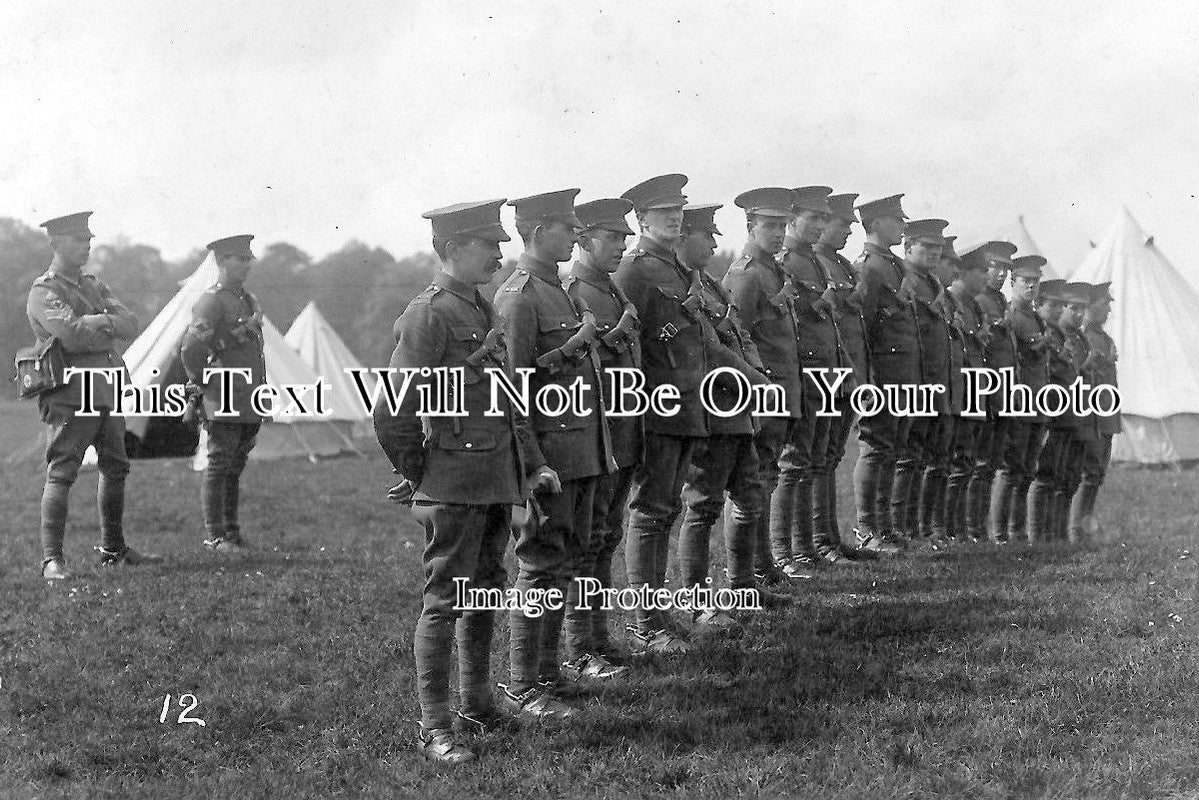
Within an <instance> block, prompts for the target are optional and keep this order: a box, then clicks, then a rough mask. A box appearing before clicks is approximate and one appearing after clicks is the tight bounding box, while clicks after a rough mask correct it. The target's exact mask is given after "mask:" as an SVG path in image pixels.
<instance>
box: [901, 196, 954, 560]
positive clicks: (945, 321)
mask: <svg viewBox="0 0 1199 800" xmlns="http://www.w3.org/2000/svg"><path fill="white" fill-rule="evenodd" d="M948 224H949V223H948V222H946V221H945V220H943V219H920V220H913V221H912V222H909V223H908V225H907V229H906V230H905V232H904V241H903V250H904V269H905V274H904V281H903V284H902V288H903V289H905V290H906V292H907V294H908V296H909V297H910V298H911V302H912V307H913V309H914V310H915V313H916V334H917V339H918V344H919V350H920V378H919V380H918V381H917V383H920V384H923V385H927V386H932V385H940V386H942V387H943V391H942V392H940V393H938V394H936V395H934V396H933V406H934V407H933V408H932V409H922V410H928V411H934V412H935V413H934V414H933V415H932V416H917V417H913V418H912V420H911V424H910V425H909V427H908V436H907V439H906V440H902V441H901V443H900V445H899V447H898V451H897V453H896V460H895V477H894V480H893V482H892V487H891V519H892V525H893V526H894V530H895V533H896V535H897V536H900V537H902V538H903V539H906V540H908V541H917V540H923V541H925V542H926V543H928V544H930V545H931V546H932V547H934V548H941V547H943V546H944V545H945V543H946V539H947V536H946V533H945V526H944V521H945V520H944V514H943V513H938V512H937V507H938V506H942V507H943V504H944V502H945V488H946V480H947V478H948V476H947V475H946V472H945V460H946V458H947V457H948V454H949V447H950V439H951V437H952V430H951V429H950V428H949V424H950V423H951V422H952V419H953V417H952V416H951V415H950V414H949V410H950V407H951V402H952V397H951V393H952V390H953V381H951V380H950V357H951V354H950V350H951V342H950V333H949V329H950V320H951V319H952V316H951V315H950V314H949V313H947V308H946V306H947V303H946V298H945V287H944V285H943V284H942V283H941V281H940V280H939V279H938V278H937V277H936V274H935V271H936V270H938V269H940V267H941V250H942V248H943V247H944V246H945V237H944V236H943V234H942V231H944V230H945V226H947V225H948ZM934 523H937V524H936V525H934Z"/></svg>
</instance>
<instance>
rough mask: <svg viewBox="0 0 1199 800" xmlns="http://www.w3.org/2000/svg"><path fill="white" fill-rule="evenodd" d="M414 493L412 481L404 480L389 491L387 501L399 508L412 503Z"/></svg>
mask: <svg viewBox="0 0 1199 800" xmlns="http://www.w3.org/2000/svg"><path fill="white" fill-rule="evenodd" d="M414 492H415V490H414V489H413V487H412V481H410V480H408V479H407V478H404V480H402V481H400V482H399V483H397V484H396V485H395V486H392V487H391V488H390V489H388V490H387V499H388V500H390V501H391V502H393V503H395V504H396V505H397V506H402V505H405V504H407V503H411V502H412V495H413V494H414Z"/></svg>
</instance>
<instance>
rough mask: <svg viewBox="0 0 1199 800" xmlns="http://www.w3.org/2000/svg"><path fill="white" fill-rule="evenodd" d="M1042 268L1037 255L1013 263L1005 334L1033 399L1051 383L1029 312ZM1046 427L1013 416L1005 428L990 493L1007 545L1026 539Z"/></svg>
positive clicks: (1041, 330) (1038, 323) (1039, 420)
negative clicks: (1030, 495)
mask: <svg viewBox="0 0 1199 800" xmlns="http://www.w3.org/2000/svg"><path fill="white" fill-rule="evenodd" d="M1045 263H1046V262H1045V259H1044V258H1042V257H1041V256H1038V255H1027V256H1016V257H1015V258H1013V259H1012V302H1011V305H1010V306H1009V307H1008V311H1007V325H1008V329H1009V330H1010V331H1011V333H1012V336H1013V337H1015V340H1016V358H1017V366H1018V367H1019V370H1018V371H1019V374H1020V383H1022V384H1024V385H1025V386H1027V387H1028V388H1029V389H1030V390H1031V391H1032V393H1033V396H1034V397H1035V396H1036V393H1037V392H1039V391H1040V390H1041V388H1042V387H1043V386H1044V385H1045V383H1046V382H1047V381H1048V380H1049V372H1048V368H1047V366H1046V362H1045V337H1046V328H1045V323H1044V322H1043V321H1042V320H1041V317H1040V316H1038V314H1037V311H1036V309H1035V308H1034V307H1033V300H1034V299H1035V298H1036V295H1037V286H1038V284H1039V283H1040V280H1041V268H1042V267H1044V266H1045ZM1030 410H1031V409H1030ZM1045 421H1046V420H1045V418H1044V417H1041V416H1039V415H1035V414H1034V415H1032V416H1013V417H1011V418H1010V420H1009V422H1008V437H1007V443H1006V445H1005V448H1004V454H1003V468H1002V469H1001V470H999V472H998V473H996V475H995V483H994V487H993V488H992V490H991V509H992V510H991V517H992V519H993V521H992V527H993V528H994V529H995V530H1006V531H1007V538H1008V541H1013V542H1014V541H1017V540H1018V539H1019V538H1021V537H1024V536H1027V529H1026V521H1027V517H1028V510H1027V509H1028V489H1029V487H1030V486H1031V485H1032V479H1033V472H1034V471H1035V470H1036V465H1037V454H1038V453H1040V452H1041V445H1042V442H1043V441H1044V439H1045Z"/></svg>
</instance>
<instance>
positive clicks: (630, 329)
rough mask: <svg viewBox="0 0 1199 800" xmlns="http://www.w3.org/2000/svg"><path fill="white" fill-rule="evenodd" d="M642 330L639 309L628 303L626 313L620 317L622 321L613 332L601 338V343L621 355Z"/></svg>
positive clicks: (625, 307) (625, 306)
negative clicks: (638, 314)
mask: <svg viewBox="0 0 1199 800" xmlns="http://www.w3.org/2000/svg"><path fill="white" fill-rule="evenodd" d="M640 328H641V320H640V318H638V316H637V307H636V306H634V305H633V304H632V303H629V302H626V303H625V304H624V313H622V314H621V315H620V320H619V321H618V322H617V323H616V325H615V326H614V327H613V328H612V330H610V331H608V332H607V333H605V334H604V335H603V336H602V337H601V338H600V341H601V342H603V343H604V346H605V347H608V348H609V349H611V350H615V351H616V352H618V353H619V352H621V351H622V350H623V349H624V348H625V347H628V346H629V345H630V344H631V343H632V340H633V337H634V336H635V335H636V333H637V331H638V330H640Z"/></svg>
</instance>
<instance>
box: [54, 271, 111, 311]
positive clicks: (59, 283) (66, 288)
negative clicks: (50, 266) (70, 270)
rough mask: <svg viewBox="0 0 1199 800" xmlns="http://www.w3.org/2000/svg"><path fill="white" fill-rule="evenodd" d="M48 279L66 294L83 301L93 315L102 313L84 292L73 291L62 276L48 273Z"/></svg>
mask: <svg viewBox="0 0 1199 800" xmlns="http://www.w3.org/2000/svg"><path fill="white" fill-rule="evenodd" d="M46 277H47V278H48V279H49V280H50V281H53V282H54V284H55V286H56V287H57V288H58V289H61V290H62V291H64V292H66V293H68V294H70V295H73V296H74V297H76V298H78V299H79V300H82V301H83V305H85V306H87V308H88V310H89V312H90V313H92V314H99V313H101V312H100V309H98V308H96V306H95V305H94V304H93V303H92V301H91V300H88V299H87V295H85V294H84V293H83V292H79V291H76V290H75V289H73V288H72V287H71V286H70V285H69V284H68V283H67V282H66V281H64V280H62V278H61V276H60V275H59V274H58V273H57V272H51V271H47V272H46Z"/></svg>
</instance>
